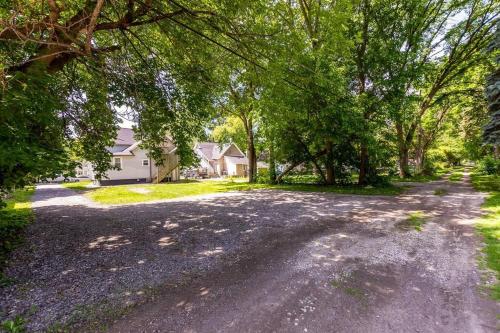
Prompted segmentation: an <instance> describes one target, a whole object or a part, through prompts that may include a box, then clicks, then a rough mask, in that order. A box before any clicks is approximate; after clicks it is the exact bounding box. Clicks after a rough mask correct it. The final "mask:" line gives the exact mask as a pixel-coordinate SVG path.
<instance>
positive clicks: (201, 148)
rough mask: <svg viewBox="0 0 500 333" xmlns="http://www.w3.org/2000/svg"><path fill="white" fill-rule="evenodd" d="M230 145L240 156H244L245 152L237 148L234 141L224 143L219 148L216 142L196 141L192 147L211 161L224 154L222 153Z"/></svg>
mask: <svg viewBox="0 0 500 333" xmlns="http://www.w3.org/2000/svg"><path fill="white" fill-rule="evenodd" d="M231 147H235V148H236V149H237V150H238V152H239V153H240V154H241V157H246V156H245V154H244V153H243V152H242V151H241V149H240V148H238V146H237V145H236V144H235V143H225V144H223V145H222V148H221V147H220V145H219V144H218V143H216V142H198V143H197V144H196V146H195V147H194V148H195V150H197V151H198V153H199V154H200V155H201V156H202V157H204V158H205V159H207V160H209V161H211V160H217V159H219V158H221V157H222V156H224V154H225V153H226V152H227V151H228V150H229V148H231Z"/></svg>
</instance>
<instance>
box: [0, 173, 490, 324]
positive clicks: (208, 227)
mask: <svg viewBox="0 0 500 333" xmlns="http://www.w3.org/2000/svg"><path fill="white" fill-rule="evenodd" d="M436 188H443V189H446V190H447V191H448V194H447V195H444V196H436V195H434V194H433V192H434V190H435V189H436ZM482 200H483V197H482V195H481V194H478V193H476V192H474V191H473V190H472V189H471V187H470V186H469V185H468V177H467V176H466V177H465V179H464V181H463V182H460V183H450V182H447V181H438V182H432V183H427V184H415V187H414V188H412V189H411V190H410V191H408V192H407V193H406V194H405V195H402V196H398V197H381V196H351V195H334V194H320V193H299V192H285V191H270V190H260V191H250V192H237V193H227V194H224V195H214V196H205V197H203V198H190V199H183V200H171V201H166V202H156V203H149V204H138V205H137V204H136V205H127V206H110V207H104V206H99V205H96V204H93V203H91V202H89V201H88V200H86V199H85V198H84V197H82V196H80V195H78V194H76V193H75V192H73V191H71V190H68V189H64V188H62V187H60V186H58V185H42V186H39V187H38V188H37V192H36V194H35V196H34V208H35V213H36V221H35V223H34V224H32V225H31V226H30V227H29V230H28V235H27V242H26V245H25V246H24V247H22V248H20V249H18V250H17V251H15V252H14V255H13V259H12V261H11V265H10V268H9V269H8V272H7V273H8V274H9V275H10V276H13V277H14V278H15V279H16V280H17V281H18V283H17V284H16V285H15V286H12V287H9V288H4V289H1V290H0V307H1V309H2V312H3V313H4V314H3V315H0V316H3V318H6V317H12V316H13V315H14V314H19V313H21V314H24V315H25V316H26V317H27V319H28V320H29V324H28V328H29V330H30V331H44V330H47V329H50V328H52V329H54V328H58V327H63V326H64V325H62V324H63V323H65V324H69V325H71V328H70V329H69V330H70V331H94V330H101V329H103V327H106V330H108V331H110V332H216V331H217V332H332V331H335V332H388V331H397V332H490V331H491V332H495V326H496V325H497V324H498V323H496V322H495V314H496V313H499V307H498V304H495V303H493V302H492V301H489V300H488V299H487V298H485V297H482V296H481V295H479V291H478V285H480V283H481V282H480V273H479V272H478V270H477V267H476V256H477V255H478V246H479V245H480V243H479V241H478V239H477V238H476V236H475V234H474V229H473V226H472V225H471V224H472V221H473V219H474V218H475V217H477V216H478V215H479V214H480V212H479V206H480V204H481V202H482ZM417 210H418V211H422V212H424V214H425V215H426V224H425V225H424V226H423V231H421V232H418V231H416V230H414V229H412V228H408V227H405V225H404V221H405V219H406V218H407V217H408V214H409V213H411V212H414V211H417ZM123 309H125V311H123ZM110 318H114V319H116V318H118V319H116V320H111V319H110ZM0 319H1V317H0ZM102 322H105V323H107V326H101V324H102ZM82 323H85V326H80V325H82ZM96 323H97V324H96ZM83 327H85V329H84V328H83Z"/></svg>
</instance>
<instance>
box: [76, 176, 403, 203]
mask: <svg viewBox="0 0 500 333" xmlns="http://www.w3.org/2000/svg"><path fill="white" fill-rule="evenodd" d="M255 189H274V190H287V191H303V192H326V193H341V194H360V195H397V194H399V193H401V192H402V191H403V190H404V188H402V187H397V186H386V187H371V186H356V185H350V186H325V185H312V184H279V185H270V184H249V183H247V182H235V181H183V182H175V183H164V184H141V185H137V184H134V185H118V186H105V187H100V188H95V189H86V190H87V191H86V196H87V197H88V198H90V199H91V200H94V201H96V202H99V203H102V204H127V203H137V202H148V201H155V200H165V199H175V198H181V197H187V196H194V195H202V194H211V193H223V192H229V191H248V190H255Z"/></svg>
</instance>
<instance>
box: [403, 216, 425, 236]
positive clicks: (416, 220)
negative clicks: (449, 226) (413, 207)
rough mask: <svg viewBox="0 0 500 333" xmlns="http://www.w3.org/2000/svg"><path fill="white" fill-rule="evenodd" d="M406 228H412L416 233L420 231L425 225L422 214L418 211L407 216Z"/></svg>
mask: <svg viewBox="0 0 500 333" xmlns="http://www.w3.org/2000/svg"><path fill="white" fill-rule="evenodd" d="M406 223H407V225H408V226H410V227H413V228H414V229H415V230H417V231H422V226H423V225H424V224H425V216H424V213H422V212H420V211H418V212H413V213H411V214H410V215H408V218H407V220H406Z"/></svg>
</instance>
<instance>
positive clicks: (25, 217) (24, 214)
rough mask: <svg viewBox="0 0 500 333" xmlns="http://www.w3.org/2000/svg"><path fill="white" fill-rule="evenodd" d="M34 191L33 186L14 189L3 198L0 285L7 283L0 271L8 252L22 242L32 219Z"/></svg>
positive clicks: (0, 235) (0, 226)
mask: <svg viewBox="0 0 500 333" xmlns="http://www.w3.org/2000/svg"><path fill="white" fill-rule="evenodd" d="M34 191H35V189H34V187H26V188H25V189H19V190H15V191H14V192H12V193H11V194H10V195H9V197H8V198H7V199H6V200H5V203H6V204H7V206H6V207H4V208H2V209H0V286H1V285H5V284H8V283H9V279H8V278H6V277H5V276H4V275H3V273H2V271H3V268H4V267H5V264H6V262H7V258H8V254H9V252H10V251H12V250H13V249H14V248H15V247H16V246H18V245H19V244H20V243H21V242H22V240H23V237H22V235H23V230H24V228H25V227H26V226H27V225H28V224H29V223H30V222H31V221H33V212H32V210H31V196H32V195H33V193H34Z"/></svg>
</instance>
